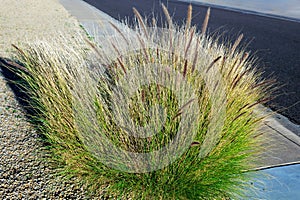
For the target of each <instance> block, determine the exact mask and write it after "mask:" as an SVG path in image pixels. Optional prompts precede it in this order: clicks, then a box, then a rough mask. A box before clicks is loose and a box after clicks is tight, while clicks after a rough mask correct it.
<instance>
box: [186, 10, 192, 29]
mask: <svg viewBox="0 0 300 200" xmlns="http://www.w3.org/2000/svg"><path fill="white" fill-rule="evenodd" d="M192 13H193V7H192V4H190V5H189V7H188V12H187V18H186V26H185V30H186V31H187V30H188V29H189V28H190V27H191V23H192Z"/></svg>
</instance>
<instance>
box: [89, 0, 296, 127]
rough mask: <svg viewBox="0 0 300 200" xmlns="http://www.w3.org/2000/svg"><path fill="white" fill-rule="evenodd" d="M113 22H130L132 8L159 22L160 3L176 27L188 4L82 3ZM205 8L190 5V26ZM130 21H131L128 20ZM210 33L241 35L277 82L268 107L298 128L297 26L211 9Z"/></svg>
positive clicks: (140, 0) (143, 0)
mask: <svg viewBox="0 0 300 200" xmlns="http://www.w3.org/2000/svg"><path fill="white" fill-rule="evenodd" d="M84 1H85V2H87V3H89V4H91V5H93V6H95V7H97V8H98V9H100V10H102V11H103V12H105V13H107V14H109V15H110V16H112V17H114V18H116V19H120V20H122V19H125V17H127V18H128V19H132V18H133V16H134V15H133V12H132V7H135V8H137V9H138V10H139V12H140V13H141V14H142V15H144V16H147V17H150V18H152V16H153V13H154V15H155V16H157V17H158V18H161V17H162V19H163V18H164V17H163V14H162V10H161V6H160V3H161V2H163V3H164V4H165V5H166V6H167V7H168V9H169V12H170V13H171V14H172V16H173V20H174V21H176V22H178V23H179V24H180V23H182V22H183V21H184V19H185V18H186V11H187V6H188V4H187V3H183V2H178V1H166V0H161V1H159V0H101V1H99V0H84ZM206 9H207V8H206V7H205V6H200V5H193V15H194V17H193V19H192V22H193V23H194V24H197V25H198V27H201V25H202V21H203V19H204V15H205V13H206ZM129 21H130V20H129ZM208 28H209V32H210V33H215V32H218V33H222V34H223V35H224V37H229V38H231V40H235V38H236V37H237V36H238V35H239V34H240V33H243V34H244V38H245V39H244V40H243V43H244V44H248V43H249V42H250V41H251V42H250V44H249V45H248V47H247V50H250V51H251V52H252V53H255V54H256V55H257V57H258V58H259V62H260V66H259V68H260V70H263V71H265V73H264V74H263V76H264V77H265V78H275V79H277V85H278V86H279V88H278V89H277V91H276V93H274V96H276V98H275V99H273V100H271V101H270V102H269V103H268V104H267V106H268V107H270V108H271V109H273V110H276V111H277V112H279V113H280V114H283V115H285V116H287V117H288V118H289V119H290V120H291V121H292V122H294V123H297V124H300V23H298V22H292V21H286V20H280V19H275V18H269V17H263V16H257V15H252V14H244V13H240V12H235V11H228V10H223V9H219V8H212V10H211V17H210V21H209V26H208Z"/></svg>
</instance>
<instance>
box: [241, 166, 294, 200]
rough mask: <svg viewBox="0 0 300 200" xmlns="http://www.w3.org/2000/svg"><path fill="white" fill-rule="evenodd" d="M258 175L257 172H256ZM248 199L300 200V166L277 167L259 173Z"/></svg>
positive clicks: (252, 183) (251, 186)
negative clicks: (253, 189) (253, 190)
mask: <svg viewBox="0 0 300 200" xmlns="http://www.w3.org/2000/svg"><path fill="white" fill-rule="evenodd" d="M255 173H257V172H255ZM257 175H258V176H257V178H256V179H255V180H254V181H253V182H251V183H250V185H249V188H253V187H255V188H257V190H255V193H254V192H252V191H249V195H247V198H246V199H272V200H286V199H289V200H298V199H299V197H300V164H298V165H288V166H282V167H275V168H270V169H266V170H263V171H261V172H258V173H257Z"/></svg>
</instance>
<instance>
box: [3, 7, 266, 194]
mask: <svg viewBox="0 0 300 200" xmlns="http://www.w3.org/2000/svg"><path fill="white" fill-rule="evenodd" d="M163 11H164V12H165V15H166V18H167V22H166V25H165V26H164V27H163V28H159V27H157V25H156V22H155V20H152V22H151V23H149V22H148V21H146V20H144V19H142V17H141V16H140V14H139V13H138V11H137V10H135V9H134V12H135V15H136V23H135V25H134V26H133V27H131V29H129V28H126V27H125V28H124V29H121V28H120V27H117V26H116V25H112V27H113V29H114V34H111V35H110V36H107V37H105V38H104V39H103V38H102V40H100V39H98V40H97V37H96V38H95V41H90V40H85V39H83V38H81V37H83V36H78V37H77V36H76V37H75V38H73V39H72V41H67V39H64V41H63V42H52V41H50V42H39V43H36V44H31V45H29V46H26V47H24V48H19V47H16V46H15V48H16V50H17V51H16V55H15V57H14V61H15V63H14V64H13V63H10V64H7V67H8V68H9V69H10V70H11V71H12V72H13V73H14V74H15V76H16V77H18V78H17V79H18V81H17V82H16V83H15V84H16V85H17V86H18V87H19V88H20V90H21V91H22V93H23V94H25V95H26V97H27V101H26V102H27V106H26V108H27V109H28V110H30V116H29V117H30V119H31V121H32V122H33V124H34V125H35V126H36V128H37V129H38V130H39V131H40V133H41V134H42V135H44V136H45V142H46V145H47V147H49V152H50V155H51V156H50V158H49V159H50V160H51V161H52V162H53V163H55V166H56V167H57V168H58V169H60V170H59V171H60V175H63V176H65V177H77V178H78V179H79V180H81V181H82V183H84V184H86V185H88V186H89V190H90V191H91V192H92V193H93V194H97V193H98V194H101V195H103V196H109V197H115V198H121V199H128V198H131V199H229V198H240V197H243V195H244V190H245V188H246V187H248V185H247V181H248V180H250V179H251V176H250V175H249V174H248V173H245V172H246V171H249V170H251V169H252V168H253V164H254V162H255V158H256V155H257V153H259V149H260V148H261V146H260V142H259V137H258V136H259V134H260V133H259V131H258V129H259V127H260V122H261V120H262V119H261V118H258V117H257V116H256V114H255V112H254V110H255V107H256V105H257V104H259V103H260V102H263V101H265V99H266V90H267V89H268V86H266V84H265V83H267V82H264V81H263V80H262V79H261V78H260V73H258V72H257V71H256V69H255V66H256V64H255V59H254V58H252V57H250V56H249V54H248V53H247V52H244V51H243V50H241V49H239V48H237V47H238V45H239V43H240V42H241V40H242V35H241V36H240V37H239V38H238V39H237V40H236V41H235V43H234V44H218V43H217V42H216V40H215V39H213V38H212V37H210V36H209V35H208V34H206V29H207V23H208V19H209V10H208V14H207V16H206V18H205V20H204V23H203V27H202V30H201V31H200V32H199V31H197V29H196V27H194V26H191V12H192V8H191V6H190V7H189V9H188V17H187V23H186V24H185V26H183V27H180V26H177V25H176V24H175V23H173V22H172V19H171V17H170V15H169V13H168V12H167V9H166V8H165V7H164V6H163ZM82 41H86V43H87V44H88V45H89V48H88V49H87V48H83V46H82V45H81V44H82ZM143 80H152V81H148V82H145V81H143ZM135 86H137V87H136V88H134V90H133V89H132V88H131V87H135ZM189 95H191V96H189ZM195 108H196V109H195ZM182 127H183V128H182ZM150 133H151V134H150ZM178 133H180V134H178ZM136 134H137V135H136ZM139 134H140V135H139ZM178 135H179V136H178ZM177 136H178V137H177ZM174 140H175V141H176V142H174ZM172 142H173V143H172ZM170 143H171V144H173V145H175V147H174V148H172V151H171V150H170V149H167V151H165V152H164V154H159V153H157V154H155V153H154V154H151V152H159V151H160V150H161V149H163V148H164V147H168V145H169V144H170ZM140 155H147V156H146V157H143V156H142V157H139V156H140ZM160 161H161V162H160Z"/></svg>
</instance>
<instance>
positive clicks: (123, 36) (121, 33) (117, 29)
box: [109, 22, 129, 45]
mask: <svg viewBox="0 0 300 200" xmlns="http://www.w3.org/2000/svg"><path fill="white" fill-rule="evenodd" d="M109 24H110V25H111V26H112V27H113V28H114V29H115V30H116V31H117V32H118V33H119V34H120V35H121V36H122V38H123V39H124V41H125V42H126V44H127V45H129V42H128V40H127V38H126V37H125V35H124V34H123V32H122V31H121V30H120V29H119V28H118V27H117V26H116V25H115V24H113V23H111V22H109Z"/></svg>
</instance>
